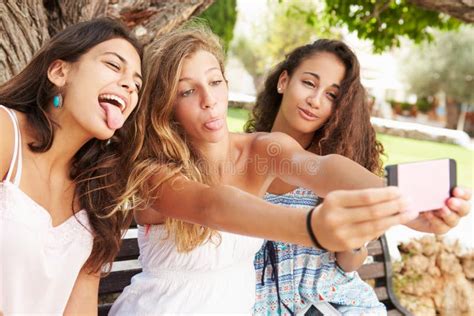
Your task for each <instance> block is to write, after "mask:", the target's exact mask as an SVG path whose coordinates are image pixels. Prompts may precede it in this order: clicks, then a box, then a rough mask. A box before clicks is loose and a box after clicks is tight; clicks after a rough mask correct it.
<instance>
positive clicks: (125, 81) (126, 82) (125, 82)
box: [119, 75, 135, 93]
mask: <svg viewBox="0 0 474 316" xmlns="http://www.w3.org/2000/svg"><path fill="white" fill-rule="evenodd" d="M119 85H120V87H122V88H124V89H125V90H126V91H127V92H128V93H132V92H133V90H134V89H135V88H134V87H135V82H134V80H133V78H132V77H131V76H127V75H123V76H122V78H120V81H119Z"/></svg>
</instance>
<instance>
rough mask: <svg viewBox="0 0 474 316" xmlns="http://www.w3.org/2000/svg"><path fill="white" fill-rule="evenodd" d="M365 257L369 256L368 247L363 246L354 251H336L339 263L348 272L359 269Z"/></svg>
mask: <svg viewBox="0 0 474 316" xmlns="http://www.w3.org/2000/svg"><path fill="white" fill-rule="evenodd" d="M365 258H367V248H366V247H362V248H361V249H360V250H359V251H357V252H353V251H352V250H349V251H342V252H336V260H337V264H338V265H339V267H341V269H342V270H344V271H346V272H351V271H355V270H357V269H359V268H360V267H361V266H362V265H363V264H364V261H365Z"/></svg>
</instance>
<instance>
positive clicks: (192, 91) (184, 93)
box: [181, 89, 195, 97]
mask: <svg viewBox="0 0 474 316" xmlns="http://www.w3.org/2000/svg"><path fill="white" fill-rule="evenodd" d="M194 91H195V89H188V90H186V91H183V92H181V96H182V97H189V96H190V95H191V94H193V93H194Z"/></svg>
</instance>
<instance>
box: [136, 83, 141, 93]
mask: <svg viewBox="0 0 474 316" xmlns="http://www.w3.org/2000/svg"><path fill="white" fill-rule="evenodd" d="M135 87H136V88H137V92H139V91H140V89H141V88H142V85H141V84H140V83H138V82H135Z"/></svg>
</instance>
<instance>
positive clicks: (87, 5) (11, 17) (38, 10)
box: [0, 0, 214, 84]
mask: <svg viewBox="0 0 474 316" xmlns="http://www.w3.org/2000/svg"><path fill="white" fill-rule="evenodd" d="M213 1H214V0H179V1H166V0H43V1H39V0H2V1H1V2H0V84H1V83H2V82H5V81H6V80H8V79H9V78H11V77H12V76H13V75H15V74H17V73H18V72H19V71H20V70H21V69H22V68H23V67H24V66H25V65H26V64H27V63H28V62H29V61H30V60H31V58H32V57H33V55H34V54H35V53H36V52H37V51H38V49H39V48H40V47H41V46H43V44H44V43H45V42H46V41H47V40H48V39H49V38H50V37H51V36H53V35H54V34H56V33H57V32H58V31H61V30H63V29H64V28H65V27H67V26H68V25H72V24H74V23H78V22H81V21H87V20H90V19H92V18H95V17H101V16H112V17H115V18H118V19H120V20H122V21H123V22H125V24H127V25H128V26H129V27H130V28H131V29H132V30H133V32H134V33H135V35H136V36H137V37H138V38H139V39H140V40H141V41H142V43H144V44H145V45H146V44H149V43H150V42H151V41H153V40H154V39H155V38H156V37H157V36H159V35H161V34H163V33H166V32H169V31H170V30H172V29H174V28H176V27H177V26H179V25H181V24H182V23H184V22H186V21H187V20H189V19H190V18H191V17H192V16H194V15H198V14H200V13H201V12H203V11H204V10H205V9H207V7H209V6H210V5H211V4H212V2H213Z"/></svg>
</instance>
